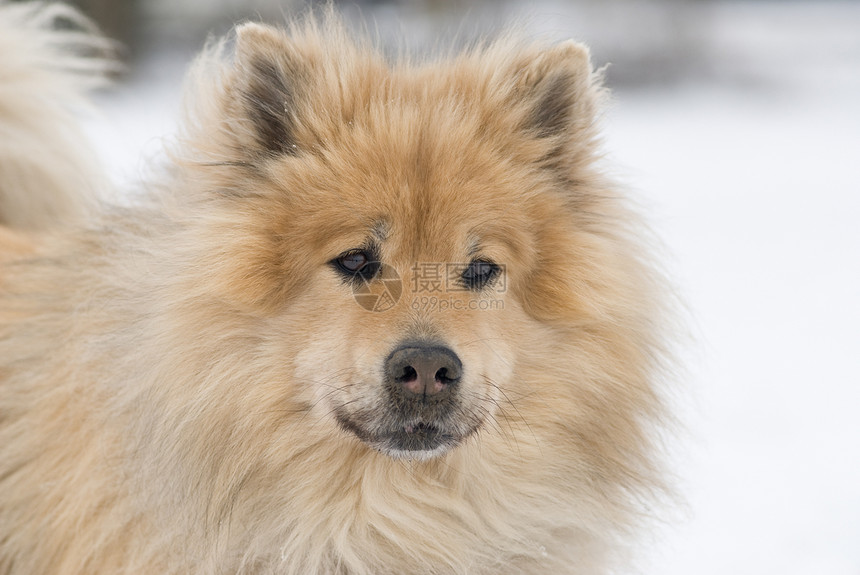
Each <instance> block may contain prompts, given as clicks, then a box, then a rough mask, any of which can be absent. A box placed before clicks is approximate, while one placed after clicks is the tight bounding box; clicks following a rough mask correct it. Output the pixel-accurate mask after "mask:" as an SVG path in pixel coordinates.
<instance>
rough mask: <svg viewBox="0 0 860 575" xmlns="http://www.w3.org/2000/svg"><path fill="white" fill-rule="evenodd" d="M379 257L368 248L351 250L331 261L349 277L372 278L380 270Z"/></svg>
mask: <svg viewBox="0 0 860 575" xmlns="http://www.w3.org/2000/svg"><path fill="white" fill-rule="evenodd" d="M377 260H378V258H376V257H374V255H373V254H371V253H370V252H369V251H367V250H350V251H348V252H344V253H342V254H340V255H339V256H337V257H336V258H335V259H333V260H332V261H331V263H332V265H333V266H334V268H335V269H336V270H337V271H338V272H340V274H341V275H343V276H344V277H345V278H347V279H353V278H358V277H360V278H362V279H364V280H370V279H372V278H373V277H374V276H375V275H376V272H377V271H378V270H379V261H377Z"/></svg>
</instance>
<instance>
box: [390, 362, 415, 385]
mask: <svg viewBox="0 0 860 575" xmlns="http://www.w3.org/2000/svg"><path fill="white" fill-rule="evenodd" d="M417 378H418V372H417V371H415V368H414V367H412V366H411V365H407V366H405V367H404V368H403V372H402V373H401V374H400V376H399V377H395V378H394V381H396V382H397V383H406V382H407V381H413V380H415V379H417Z"/></svg>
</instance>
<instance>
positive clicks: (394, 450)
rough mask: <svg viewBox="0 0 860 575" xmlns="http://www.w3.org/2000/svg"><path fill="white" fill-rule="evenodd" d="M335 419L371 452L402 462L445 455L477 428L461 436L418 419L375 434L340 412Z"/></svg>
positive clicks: (443, 427)
mask: <svg viewBox="0 0 860 575" xmlns="http://www.w3.org/2000/svg"><path fill="white" fill-rule="evenodd" d="M336 417H337V421H338V423H339V424H340V425H341V427H343V428H344V429H345V430H347V431H349V432H351V433H352V434H353V435H355V436H356V437H358V439H360V440H361V441H362V442H364V443H365V444H367V445H369V446H370V447H372V448H373V449H375V450H377V451H379V452H381V453H384V454H386V455H389V456H391V457H394V458H406V459H429V458H431V457H435V456H437V455H441V454H443V453H446V452H447V451H450V450H451V449H453V448H454V447H456V446H457V445H459V444H460V443H461V442H462V441H463V439H465V438H466V437H468V436H469V435H471V434H472V433H474V432H475V431H477V428H478V425H476V426H475V427H474V428H470V429H468V430H467V431H466V432H465V433H458V432H457V431H453V430H450V429H448V428H447V426H445V425H443V424H441V423H434V422H430V421H421V420H419V421H413V422H409V423H404V424H399V425H397V426H396V427H393V428H387V429H382V430H379V431H375V430H371V429H372V428H371V426H365V425H362V424H360V423H358V422H357V421H356V420H355V419H353V418H351V417H350V416H349V415H348V414H346V413H344V412H342V411H339V412H337V413H336Z"/></svg>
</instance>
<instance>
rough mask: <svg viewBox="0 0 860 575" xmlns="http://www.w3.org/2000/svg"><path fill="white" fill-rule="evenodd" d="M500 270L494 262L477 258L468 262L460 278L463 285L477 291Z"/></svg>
mask: <svg viewBox="0 0 860 575" xmlns="http://www.w3.org/2000/svg"><path fill="white" fill-rule="evenodd" d="M500 271H501V268H499V266H498V265H496V264H495V263H493V262H491V261H489V260H483V259H477V260H472V262H471V263H469V265H468V266H467V267H466V269H464V270H463V273H462V274H461V275H460V278H461V279H462V280H463V285H465V286H466V287H467V288H468V289H470V290H475V291H478V290H481V289H483V288H484V287H485V286H486V285H487V284H489V283H490V282H491V281H493V279H495V277H496V276H497V275H499V272H500Z"/></svg>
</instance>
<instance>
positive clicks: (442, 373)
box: [436, 367, 454, 384]
mask: <svg viewBox="0 0 860 575" xmlns="http://www.w3.org/2000/svg"><path fill="white" fill-rule="evenodd" d="M436 381H438V382H440V383H444V384H448V383H450V382H452V381H454V379H453V378H450V377H448V368H447V367H443V368H442V369H440V370H439V371H437V372H436Z"/></svg>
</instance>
